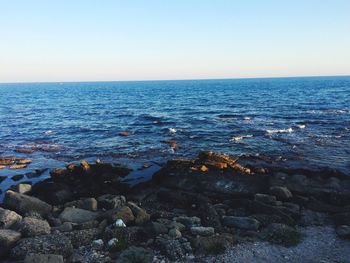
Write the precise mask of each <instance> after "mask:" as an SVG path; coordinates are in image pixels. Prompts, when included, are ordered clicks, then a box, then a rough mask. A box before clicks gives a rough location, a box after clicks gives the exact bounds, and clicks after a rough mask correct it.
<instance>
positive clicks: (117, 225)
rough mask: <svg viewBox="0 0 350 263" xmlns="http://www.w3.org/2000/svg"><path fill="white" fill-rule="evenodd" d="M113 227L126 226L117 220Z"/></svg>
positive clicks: (120, 220)
mask: <svg viewBox="0 0 350 263" xmlns="http://www.w3.org/2000/svg"><path fill="white" fill-rule="evenodd" d="M114 225H115V226H116V227H126V225H125V223H124V221H123V220H122V219H117V221H115V223H114Z"/></svg>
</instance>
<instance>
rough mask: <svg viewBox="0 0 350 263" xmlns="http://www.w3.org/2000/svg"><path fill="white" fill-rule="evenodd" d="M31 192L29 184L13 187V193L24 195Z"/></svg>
mask: <svg viewBox="0 0 350 263" xmlns="http://www.w3.org/2000/svg"><path fill="white" fill-rule="evenodd" d="M31 190H32V185H31V184H18V185H16V186H15V187H14V191H16V192H17V193H20V194H26V193H28V192H30V191H31Z"/></svg>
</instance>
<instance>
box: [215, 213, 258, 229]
mask: <svg viewBox="0 0 350 263" xmlns="http://www.w3.org/2000/svg"><path fill="white" fill-rule="evenodd" d="M222 223H223V225H224V226H227V227H236V228H241V229H246V230H258V229H259V226H260V223H259V221H258V220H256V219H254V218H250V217H239V216H224V217H223V222H222Z"/></svg>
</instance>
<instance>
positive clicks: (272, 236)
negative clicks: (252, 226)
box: [260, 223, 302, 247]
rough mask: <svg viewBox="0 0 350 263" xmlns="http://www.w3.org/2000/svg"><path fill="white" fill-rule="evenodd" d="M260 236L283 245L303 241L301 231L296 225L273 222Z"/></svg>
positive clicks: (294, 244)
mask: <svg viewBox="0 0 350 263" xmlns="http://www.w3.org/2000/svg"><path fill="white" fill-rule="evenodd" d="M260 238H261V239H263V240H267V241H269V242H271V243H274V244H278V245H283V246H287V247H289V246H296V245H297V244H299V243H300V241H301V238H302V236H301V233H300V232H299V231H298V230H297V229H296V228H294V227H290V226H287V225H285V224H278V223H273V224H271V225H269V226H268V227H267V228H265V229H264V230H263V231H262V232H261V233H260Z"/></svg>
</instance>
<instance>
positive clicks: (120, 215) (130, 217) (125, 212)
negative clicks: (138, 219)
mask: <svg viewBox="0 0 350 263" xmlns="http://www.w3.org/2000/svg"><path fill="white" fill-rule="evenodd" d="M101 217H102V218H105V219H107V220H108V222H110V223H112V222H115V221H116V220H118V219H122V220H123V221H124V222H125V224H130V223H132V222H134V220H135V216H134V214H133V213H132V211H131V209H130V208H129V207H128V206H123V207H122V208H117V209H111V210H109V211H106V212H105V213H103V214H102V215H101Z"/></svg>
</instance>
